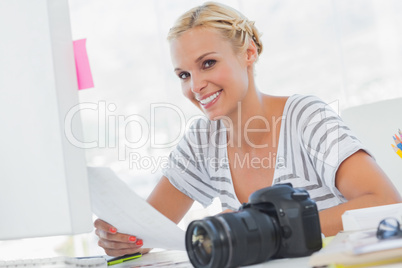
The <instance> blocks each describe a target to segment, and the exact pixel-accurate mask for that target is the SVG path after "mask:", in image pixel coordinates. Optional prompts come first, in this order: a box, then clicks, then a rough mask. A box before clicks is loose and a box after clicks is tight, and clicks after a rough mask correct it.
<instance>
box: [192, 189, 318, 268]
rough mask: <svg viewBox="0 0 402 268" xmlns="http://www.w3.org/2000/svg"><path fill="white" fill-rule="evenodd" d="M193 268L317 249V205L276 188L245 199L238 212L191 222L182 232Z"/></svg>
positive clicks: (302, 194) (250, 261)
mask: <svg viewBox="0 0 402 268" xmlns="http://www.w3.org/2000/svg"><path fill="white" fill-rule="evenodd" d="M185 239H186V250H187V254H188V256H189V259H190V261H191V263H192V264H193V265H194V267H219V268H221V267H237V266H243V265H250V264H256V263H261V262H265V261H267V260H269V259H273V258H291V257H302V256H308V255H311V254H312V253H313V252H315V251H317V250H319V249H321V247H322V242H321V228H320V221H319V217H318V210H317V205H316V204H315V202H314V201H313V200H311V199H310V196H309V194H308V192H307V191H306V190H304V189H301V188H293V187H292V185H291V184H277V185H274V186H271V187H267V188H263V189H260V190H258V191H256V192H254V193H253V194H251V195H250V198H249V203H245V204H243V205H242V206H241V207H240V209H239V211H237V212H233V213H225V214H219V215H216V216H213V217H206V218H204V219H202V220H195V221H193V222H191V223H190V225H189V226H188V228H187V231H186V237H185Z"/></svg>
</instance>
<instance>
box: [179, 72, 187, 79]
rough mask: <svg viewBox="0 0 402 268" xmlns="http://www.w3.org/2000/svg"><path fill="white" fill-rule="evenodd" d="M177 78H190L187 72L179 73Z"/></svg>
mask: <svg viewBox="0 0 402 268" xmlns="http://www.w3.org/2000/svg"><path fill="white" fill-rule="evenodd" d="M178 76H179V78H180V79H186V78H188V77H189V76H190V74H189V73H187V72H181V73H179V75H178Z"/></svg>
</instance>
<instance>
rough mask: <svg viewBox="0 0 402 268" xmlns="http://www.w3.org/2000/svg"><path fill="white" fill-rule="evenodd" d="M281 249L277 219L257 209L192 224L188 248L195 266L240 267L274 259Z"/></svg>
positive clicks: (221, 215)
mask: <svg viewBox="0 0 402 268" xmlns="http://www.w3.org/2000/svg"><path fill="white" fill-rule="evenodd" d="M279 246H280V229H279V228H278V224H277V222H276V220H275V218H273V217H270V216H269V215H267V214H265V213H261V212H259V211H257V210H255V209H247V210H241V211H239V212H236V213H226V214H220V215H217V216H214V217H207V218H205V219H202V220H196V221H193V222H191V223H190V225H189V226H188V228H187V232H186V249H187V254H188V256H189V259H190V261H191V263H192V264H193V265H194V267H202V268H204V267H205V268H206V267H219V268H220V267H237V266H242V265H250V264H254V263H260V262H263V261H267V260H269V259H270V258H272V257H273V256H274V255H275V254H276V253H277V252H278V249H279Z"/></svg>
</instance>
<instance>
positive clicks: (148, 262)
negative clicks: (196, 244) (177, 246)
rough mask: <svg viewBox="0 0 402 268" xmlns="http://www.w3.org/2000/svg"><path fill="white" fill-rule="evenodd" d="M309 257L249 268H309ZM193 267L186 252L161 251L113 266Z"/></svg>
mask: <svg viewBox="0 0 402 268" xmlns="http://www.w3.org/2000/svg"><path fill="white" fill-rule="evenodd" d="M308 260H309V258H308V257H304V258H294V259H281V260H271V261H268V262H265V263H261V264H255V265H251V266H247V267H253V268H258V267H269V268H283V267H298V268H309V267H310V266H309V265H308ZM166 266H172V267H180V268H183V267H193V266H192V265H191V263H190V261H189V259H188V257H187V252H186V251H170V250H169V251H159V252H151V253H148V254H145V255H144V256H142V257H141V258H138V259H135V260H132V261H129V262H126V263H122V264H119V265H113V266H112V267H113V268H122V267H126V268H128V267H166Z"/></svg>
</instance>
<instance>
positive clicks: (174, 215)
mask: <svg viewBox="0 0 402 268" xmlns="http://www.w3.org/2000/svg"><path fill="white" fill-rule="evenodd" d="M147 201H148V203H149V204H151V205H152V206H153V207H154V208H155V209H156V210H158V211H159V212H160V213H162V214H163V215H165V216H166V217H167V218H169V219H170V220H172V221H173V222H175V223H178V222H179V221H180V220H181V219H182V218H183V216H184V214H186V212H187V211H188V210H189V209H190V207H191V205H192V204H193V202H194V200H192V199H191V198H190V197H188V196H187V195H185V194H183V193H182V192H180V191H179V190H177V189H176V188H175V187H174V186H173V185H172V184H171V183H170V182H169V180H168V179H167V178H166V177H162V178H161V180H160V181H159V183H158V184H157V185H156V187H155V188H154V190H153V191H152V193H151V195H150V196H149V197H148V199H147ZM133 206H135V204H133ZM94 225H95V228H96V230H95V233H96V235H97V236H98V237H99V242H98V245H99V246H100V247H102V248H103V249H104V250H105V253H106V254H107V255H109V256H122V255H126V254H132V253H135V252H138V251H141V252H142V253H146V252H148V251H149V249H142V248H141V247H142V240H141V239H140V238H137V237H136V236H135V235H136V234H131V235H128V234H122V233H119V230H117V229H116V228H115V227H114V226H112V225H110V224H108V223H107V222H104V221H102V220H100V219H97V220H96V221H95V223H94Z"/></svg>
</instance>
